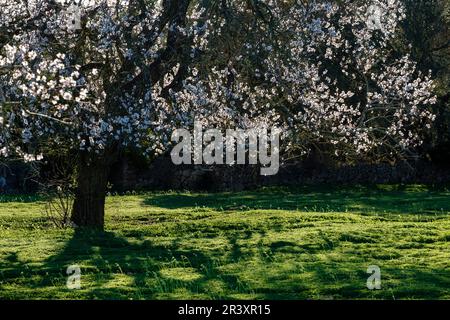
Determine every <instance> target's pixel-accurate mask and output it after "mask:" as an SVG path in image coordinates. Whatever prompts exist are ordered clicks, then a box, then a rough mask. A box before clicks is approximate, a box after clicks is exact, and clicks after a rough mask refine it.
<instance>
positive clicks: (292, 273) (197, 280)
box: [0, 186, 450, 299]
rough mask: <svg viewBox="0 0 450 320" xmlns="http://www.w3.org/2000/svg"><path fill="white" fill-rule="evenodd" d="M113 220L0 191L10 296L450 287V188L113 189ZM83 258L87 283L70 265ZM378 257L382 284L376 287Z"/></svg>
mask: <svg viewBox="0 0 450 320" xmlns="http://www.w3.org/2000/svg"><path fill="white" fill-rule="evenodd" d="M107 203H108V205H107V207H108V208H107V222H106V225H107V226H106V231H105V232H87V231H80V230H78V231H74V230H72V229H65V230H62V229H56V228H54V227H52V226H51V224H50V223H49V222H47V221H46V219H45V218H44V215H43V213H42V203H40V202H39V200H38V199H35V198H33V197H15V198H14V197H6V196H3V197H0V298H1V299H26V298H28V299H49V298H50V299H79V298H82V299H191V298H193V299H197V298H198V299H249V298H256V299H366V298H369V299H380V298H384V299H450V191H449V188H445V187H439V188H431V187H426V186H372V187H303V188H297V189H283V188H277V189H262V190H259V191H253V192H242V193H219V194H198V193H145V194H138V195H124V196H110V197H108V200H107ZM72 264H78V265H79V266H80V267H81V272H82V275H81V285H82V288H81V289H79V290H69V289H67V288H66V285H65V284H66V279H67V275H66V268H67V267H68V266H69V265H72ZM369 265H378V266H379V267H380V268H381V278H382V279H381V280H382V289H381V290H374V291H372V290H368V289H367V288H366V279H367V277H368V276H369V274H367V273H366V270H367V267H368V266H369Z"/></svg>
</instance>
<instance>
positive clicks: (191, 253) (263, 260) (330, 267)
mask: <svg viewBox="0 0 450 320" xmlns="http://www.w3.org/2000/svg"><path fill="white" fill-rule="evenodd" d="M264 236H265V233H264V232H253V233H251V232H248V231H246V232H229V233H227V234H226V236H225V240H224V241H225V242H226V243H227V245H228V246H227V249H226V250H221V251H218V252H215V251H214V250H209V249H205V248H204V249H192V248H188V247H184V246H183V238H176V239H174V240H173V241H171V242H168V243H167V244H165V245H161V244H155V243H153V242H152V241H151V240H136V239H134V238H128V239H126V238H123V237H122V236H120V235H119V234H115V233H112V232H100V231H88V230H82V229H77V230H75V232H74V234H73V237H72V238H71V239H70V240H68V241H67V242H66V243H65V245H64V247H63V248H62V249H61V251H60V252H59V253H58V254H56V255H53V256H51V257H49V258H47V259H46V260H45V261H44V263H43V264H42V265H41V266H34V267H29V266H27V265H26V264H24V263H23V262H22V261H20V260H19V259H18V256H17V252H11V253H10V254H8V256H7V257H6V259H4V261H0V270H1V272H0V276H1V279H2V283H3V282H4V281H5V279H9V280H6V281H10V280H13V279H21V281H23V283H22V285H24V286H28V288H29V289H30V290H28V293H30V292H32V293H33V294H32V295H30V296H27V297H26V298H28V299H34V298H42V297H43V296H41V292H42V291H41V290H43V289H45V288H52V290H53V291H51V290H50V291H49V292H48V293H47V295H46V296H44V297H45V298H59V297H62V298H66V299H67V298H84V299H130V298H132V299H161V298H171V299H173V298H180V299H189V298H209V299H233V298H236V296H237V295H240V296H243V297H245V296H248V297H256V298H260V299H314V298H316V299H352V298H358V299H359V298H384V299H392V298H396V299H402V298H417V299H439V298H442V297H445V296H446V297H449V296H450V292H449V290H450V289H448V288H450V270H444V269H442V270H441V269H440V270H427V269H424V268H419V267H418V266H413V267H411V268H408V269H402V270H400V269H398V268H393V267H392V263H391V262H389V259H388V261H386V263H390V264H391V267H390V268H389V267H385V266H384V263H383V261H379V262H380V267H381V268H382V281H384V282H383V290H381V291H368V289H367V288H366V279H367V277H368V274H366V273H365V268H367V266H368V265H369V264H371V262H372V261H367V265H366V264H365V263H362V262H361V261H360V262H358V263H355V262H351V261H346V260H345V259H342V262H340V263H336V262H333V261H331V260H330V261H324V260H320V261H316V260H314V259H311V258H313V257H315V256H316V255H322V256H323V255H328V254H332V253H333V251H334V250H336V249H337V248H338V247H339V244H330V242H329V241H328V239H327V238H326V235H322V236H321V237H320V239H318V240H317V241H316V240H315V241H312V242H311V243H310V244H299V243H296V242H294V241H279V240H274V241H267V240H266V241H264V242H263V241H262V239H264ZM253 237H259V239H261V241H259V242H256V243H255V244H254V245H252V246H253V248H254V249H255V250H249V249H252V247H251V246H250V245H249V244H248V243H247V241H249V240H250V239H252V238H253ZM319 240H320V241H319ZM294 256H295V257H296V258H295V260H289V259H292V257H294ZM284 257H287V258H286V259H288V260H287V261H294V262H295V264H292V265H290V264H289V263H286V262H285V261H283V259H284ZM255 258H256V260H255ZM349 258H350V256H349ZM250 261H253V263H252V264H248V263H249V262H250ZM255 261H256V262H255ZM255 263H256V264H255ZM74 264H78V265H79V266H80V267H81V272H82V278H81V279H82V289H81V290H69V289H67V288H66V287H65V281H66V279H67V274H66V273H65V272H66V269H67V267H68V266H69V265H74ZM299 265H302V266H303V267H301V268H299ZM223 267H225V269H223ZM229 268H231V269H229ZM303 275H305V276H304V277H303ZM36 276H39V277H38V278H37V280H35V281H31V280H30V279H31V278H33V277H36ZM249 277H250V278H249ZM445 290H447V291H446V292H443V291H445ZM52 294H53V295H52ZM2 295H3V294H2V290H1V284H0V297H1V296H2ZM3 298H5V297H3ZM22 298H23V296H22Z"/></svg>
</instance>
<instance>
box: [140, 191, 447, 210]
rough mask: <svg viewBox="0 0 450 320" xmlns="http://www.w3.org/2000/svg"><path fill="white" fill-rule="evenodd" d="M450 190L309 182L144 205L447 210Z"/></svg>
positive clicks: (154, 198)
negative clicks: (291, 186) (319, 184)
mask: <svg viewBox="0 0 450 320" xmlns="http://www.w3.org/2000/svg"><path fill="white" fill-rule="evenodd" d="M449 197H450V192H449V191H448V190H447V189H445V188H444V187H440V188H434V187H431V186H430V187H425V188H418V189H414V188H409V187H407V186H403V185H399V186H390V187H386V188H384V187H383V186H352V187H333V186H327V187H325V186H308V187H298V188H290V189H286V188H267V189H262V190H257V191H249V192H236V193H207V194H206V193H205V194H201V193H200V194H199V193H195V194H170V193H169V194H152V195H150V196H148V197H147V198H146V199H144V201H143V203H144V205H148V206H153V207H161V208H166V209H179V208H198V207H200V208H203V207H205V208H210V209H214V210H225V211H226V210H243V211H245V210H250V209H263V210H271V209H272V210H278V209H280V210H300V211H312V212H366V211H367V212H372V213H405V214H406V213H412V214H417V213H421V214H433V215H435V214H448V213H449V212H450V201H448V199H449Z"/></svg>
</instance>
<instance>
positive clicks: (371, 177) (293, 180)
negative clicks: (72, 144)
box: [111, 156, 450, 191]
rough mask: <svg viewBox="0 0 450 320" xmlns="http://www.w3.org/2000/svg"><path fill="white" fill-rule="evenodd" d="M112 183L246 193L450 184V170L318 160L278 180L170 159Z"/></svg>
mask: <svg viewBox="0 0 450 320" xmlns="http://www.w3.org/2000/svg"><path fill="white" fill-rule="evenodd" d="M111 182H112V184H113V187H114V189H115V190H117V191H125V190H136V189H158V190H183V189H185V190H202V191H224V190H232V191H237V190H244V189H252V188H255V187H258V186H272V185H287V186H289V185H299V184H351V183H358V184H371V183H423V184H436V183H438V184H439V183H450V168H448V167H447V168H444V167H439V166H435V165H432V164H430V163H428V162H417V163H415V164H414V168H412V167H411V166H410V165H408V164H405V163H404V164H398V165H395V166H392V165H389V164H376V165H375V164H358V165H352V166H350V165H347V166H329V165H324V164H323V163H319V162H315V161H314V160H311V159H309V160H306V161H297V162H291V163H287V164H284V165H282V166H281V167H280V170H279V173H278V174H277V175H274V176H267V177H264V176H261V175H260V174H259V168H258V167H257V166H250V165H244V166H226V165H223V166H195V165H192V166H186V165H180V166H176V165H174V164H172V161H171V159H170V157H166V156H164V157H161V158H158V159H156V160H155V161H154V162H153V163H152V164H151V165H149V166H148V167H138V166H135V165H133V163H132V162H130V161H128V160H127V159H122V161H121V162H120V163H119V164H118V165H117V166H116V168H115V170H113V173H112V175H111Z"/></svg>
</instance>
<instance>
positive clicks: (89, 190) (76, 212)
mask: <svg viewBox="0 0 450 320" xmlns="http://www.w3.org/2000/svg"><path fill="white" fill-rule="evenodd" d="M111 160H112V159H111V158H109V157H107V156H101V157H89V156H87V155H82V156H81V157H80V160H79V164H78V168H77V177H76V178H77V188H76V190H75V200H74V203H73V210H72V217H71V220H72V222H74V223H75V224H76V225H77V226H78V227H91V228H96V229H103V227H104V222H105V198H106V191H107V184H108V176H109V172H110V169H111V165H112V161H111Z"/></svg>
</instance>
